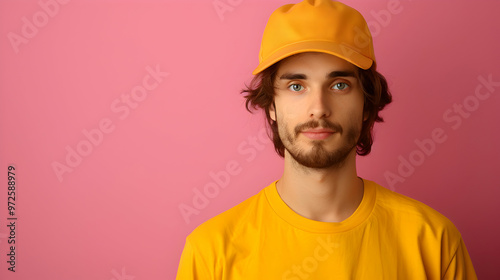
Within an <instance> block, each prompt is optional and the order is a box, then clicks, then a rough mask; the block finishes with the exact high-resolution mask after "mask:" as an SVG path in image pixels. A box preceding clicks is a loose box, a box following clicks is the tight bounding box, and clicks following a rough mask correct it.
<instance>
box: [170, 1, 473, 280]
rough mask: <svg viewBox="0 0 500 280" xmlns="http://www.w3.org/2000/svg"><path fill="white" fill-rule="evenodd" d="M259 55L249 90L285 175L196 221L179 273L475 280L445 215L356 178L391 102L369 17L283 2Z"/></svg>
mask: <svg viewBox="0 0 500 280" xmlns="http://www.w3.org/2000/svg"><path fill="white" fill-rule="evenodd" d="M259 61H260V64H259V65H258V67H257V69H255V71H254V72H253V73H254V74H255V75H256V77H255V78H254V80H253V81H252V83H251V85H250V86H249V87H248V88H247V89H245V90H244V91H243V92H244V93H246V96H245V97H246V99H247V103H246V105H247V108H248V109H250V108H261V109H263V110H264V112H265V114H266V119H267V123H268V124H269V127H270V130H271V132H272V140H273V142H274V145H275V149H276V151H277V152H278V154H279V155H281V156H282V157H284V164H285V166H284V172H283V175H282V177H281V178H280V179H279V180H278V181H276V182H274V183H272V184H271V185H269V186H268V187H266V188H264V189H263V190H262V191H261V192H259V193H258V194H257V195H255V196H253V197H251V198H249V199H247V200H246V201H244V202H243V203H241V204H239V205H237V206H236V207H234V208H232V209H230V210H228V211H226V212H224V213H222V214H220V215H218V216H216V217H215V218H212V219H211V220H209V221H207V222H205V223H204V224H202V225H200V226H199V227H198V228H196V229H195V230H194V231H193V232H192V233H191V234H190V235H189V236H188V237H187V240H186V245H185V248H184V251H183V254H182V257H181V261H180V265H179V270H178V275H177V279H179V280H188V279H224V280H229V279H231V280H238V279H273V280H277V279H283V280H286V279H289V280H301V279H319V280H326V279H370V280H373V279H476V275H475V272H474V268H473V266H472V263H471V260H470V258H469V255H468V252H467V249H466V248H465V244H464V242H463V240H462V238H461V236H460V233H459V232H458V230H457V229H456V228H455V227H454V225H453V224H452V223H451V222H450V221H449V220H448V219H447V218H445V217H444V216H442V215H441V214H439V213H438V212H437V211H435V210H433V209H431V208H430V207H428V206H426V205H424V204H423V203H420V202H418V201H415V200H413V199H411V198H408V197H405V196H403V195H400V194H397V193H394V192H392V191H389V190H387V189H385V188H383V187H381V186H379V185H377V184H376V183H374V182H371V181H368V180H365V179H361V178H359V177H358V176H357V174H356V154H359V155H366V154H368V153H369V152H370V150H371V145H372V139H373V138H372V128H373V125H374V123H375V122H380V121H382V118H381V117H380V116H379V111H380V110H382V109H383V108H384V107H385V106H386V105H387V104H389V103H390V102H391V94H390V93H389V91H388V88H387V83H386V81H385V79H384V77H383V76H382V75H380V74H379V73H378V72H377V71H376V63H375V57H374V51H373V44H372V38H371V34H370V31H369V30H368V27H367V24H366V22H365V20H364V18H363V16H362V15H361V14H359V13H358V12H357V11H356V10H354V9H352V8H350V7H348V6H346V5H344V4H342V3H339V2H333V1H331V0H318V1H314V0H306V1H303V2H301V3H298V4H295V5H291V4H290V5H285V6H283V7H281V8H279V9H278V10H276V11H275V12H274V13H273V14H272V15H271V17H270V19H269V21H268V23H267V26H266V29H265V31H264V35H263V39H262V44H261V50H260V59H259Z"/></svg>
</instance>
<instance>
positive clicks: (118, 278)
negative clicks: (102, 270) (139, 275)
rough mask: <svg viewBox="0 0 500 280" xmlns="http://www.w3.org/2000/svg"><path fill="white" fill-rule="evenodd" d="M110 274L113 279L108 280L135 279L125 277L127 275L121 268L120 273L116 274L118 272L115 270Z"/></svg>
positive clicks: (133, 277)
mask: <svg viewBox="0 0 500 280" xmlns="http://www.w3.org/2000/svg"><path fill="white" fill-rule="evenodd" d="M111 274H113V276H114V277H113V278H111V279H110V280H134V279H135V276H133V275H127V273H126V272H125V267H122V271H121V273H118V271H116V270H114V269H113V270H111Z"/></svg>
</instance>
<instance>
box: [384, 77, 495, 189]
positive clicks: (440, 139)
mask: <svg viewBox="0 0 500 280" xmlns="http://www.w3.org/2000/svg"><path fill="white" fill-rule="evenodd" d="M477 80H478V82H479V83H478V84H477V85H476V88H475V89H474V93H472V94H469V95H468V96H466V97H465V98H464V99H463V100H462V102H460V103H454V104H453V105H452V106H451V108H448V109H446V110H445V111H444V112H443V121H444V122H445V123H446V124H448V125H449V126H450V127H451V129H453V130H457V129H459V128H460V127H461V126H462V123H463V121H464V120H465V119H468V118H470V117H471V115H472V114H473V113H474V112H475V111H477V110H478V109H479V106H480V104H481V102H484V101H486V100H488V99H489V98H490V97H491V96H492V93H494V92H495V91H496V90H497V88H498V87H500V81H493V75H492V74H489V75H488V76H487V77H486V78H485V77H484V76H482V75H480V76H478V77H477ZM447 139H448V134H447V133H446V131H445V129H444V128H442V127H441V126H439V127H435V128H434V129H432V131H431V133H430V137H429V138H424V139H422V140H420V139H415V140H414V143H415V146H416V148H415V149H414V150H412V151H411V152H410V153H409V154H408V156H406V157H405V156H403V155H399V156H398V161H399V165H398V168H397V172H392V171H386V172H384V177H385V180H386V181H387V184H388V185H389V186H390V188H391V190H394V186H395V185H396V184H397V183H403V182H404V181H405V180H406V179H407V178H408V177H410V176H411V175H412V174H413V173H414V172H415V170H416V168H417V167H418V166H421V165H422V164H423V163H424V162H425V160H426V159H427V158H428V157H430V156H432V155H433V154H434V153H435V152H436V150H437V146H438V144H442V143H444V142H445V141H446V140H447Z"/></svg>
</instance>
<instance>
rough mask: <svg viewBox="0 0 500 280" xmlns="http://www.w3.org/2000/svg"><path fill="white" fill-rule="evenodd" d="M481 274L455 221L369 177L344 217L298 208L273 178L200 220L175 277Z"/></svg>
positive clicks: (232, 279) (372, 279)
mask: <svg viewBox="0 0 500 280" xmlns="http://www.w3.org/2000/svg"><path fill="white" fill-rule="evenodd" d="M190 279H200V280H202V279H203V280H205V279H206V280H208V279H217V280H240V279H245V280H251V279H258V280H267V279H270V280H304V279H317V280H329V279H349V280H351V279H369V280H376V279H386V280H387V279H405V280H406V279H468V280H472V279H477V277H476V275H475V272H474V268H473V266H472V262H471V260H470V257H469V254H468V252H467V249H466V248H465V244H464V242H463V240H462V238H461V236H460V233H459V232H458V230H457V229H456V228H455V226H454V225H453V224H452V223H451V222H450V221H449V220H448V219H447V218H446V217H444V216H443V215H441V214H439V213H438V212H437V211H435V210H434V209H432V208H430V207H429V206H427V205H425V204H423V203H421V202H418V201H416V200H414V199H411V198H408V197H406V196H403V195H401V194H398V193H395V192H392V191H390V190H388V189H385V188H383V187H381V186H379V185H378V184H376V183H374V182H371V181H368V180H364V195H363V199H362V201H361V203H360V205H359V206H358V208H357V209H356V211H355V212H354V213H353V214H352V215H351V216H350V217H349V218H348V219H346V220H345V221H342V222H339V223H328V222H319V221H314V220H310V219H307V218H305V217H302V216H300V215H298V214H297V213H295V212H294V211H293V210H292V209H290V208H289V207H288V206H287V205H286V204H285V203H284V202H283V200H281V198H280V196H279V194H278V192H277V190H276V182H274V183H272V184H271V185H269V186H268V187H266V188H264V189H263V190H262V191H260V192H259V193H258V194H257V195H255V196H252V197H251V198H249V199H247V200H246V201H244V202H242V203H241V204H239V205H237V206H235V207H233V208H231V209H229V210H228V211H226V212H224V213H222V214H220V215H218V216H216V217H214V218H212V219H210V220H208V221H207V222H205V223H203V224H201V225H200V226H198V227H197V228H196V229H195V230H194V231H193V232H192V233H191V234H190V235H189V236H188V237H187V238H186V244H185V247H184V251H183V253H182V256H181V260H180V264H179V270H178V272H177V280H190Z"/></svg>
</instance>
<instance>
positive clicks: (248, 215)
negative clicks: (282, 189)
mask: <svg viewBox="0 0 500 280" xmlns="http://www.w3.org/2000/svg"><path fill="white" fill-rule="evenodd" d="M266 201H267V200H266V197H265V194H264V189H262V190H261V191H260V192H259V193H257V194H255V195H253V196H251V197H249V198H247V199H246V200H244V201H243V202H241V203H239V204H237V205H236V206H234V207H232V208H230V209H228V210H226V211H224V212H222V213H220V214H218V215H217V216H215V217H212V218H210V219H209V220H207V221H205V222H203V223H202V224H200V225H199V226H198V227H196V228H195V229H194V230H193V231H192V232H191V233H190V234H189V236H188V237H187V239H188V240H189V241H190V242H191V243H193V244H196V243H205V244H208V243H211V244H214V245H222V244H223V243H224V242H225V241H227V240H229V239H231V238H232V236H234V235H237V234H238V233H239V232H240V231H242V230H244V228H245V226H246V225H247V224H249V223H251V221H252V220H254V219H256V214H257V213H259V212H260V211H259V209H260V208H262V207H263V205H264V204H265V203H266Z"/></svg>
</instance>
